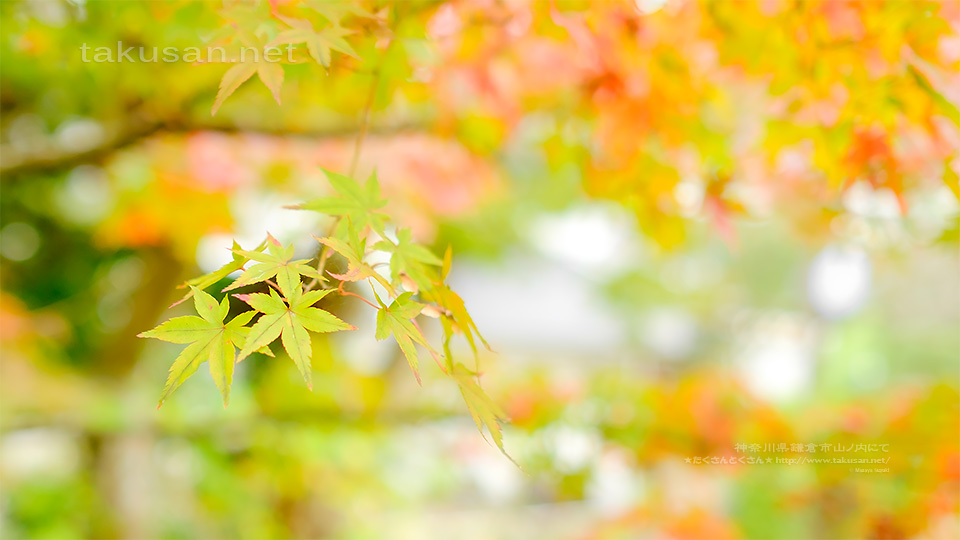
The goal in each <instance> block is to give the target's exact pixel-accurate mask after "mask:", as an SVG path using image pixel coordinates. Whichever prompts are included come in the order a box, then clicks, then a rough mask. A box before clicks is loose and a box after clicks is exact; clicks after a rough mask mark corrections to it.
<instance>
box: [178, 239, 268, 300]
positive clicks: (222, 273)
mask: <svg viewBox="0 0 960 540" xmlns="http://www.w3.org/2000/svg"><path fill="white" fill-rule="evenodd" d="M265 247H267V243H266V241H264V242H263V243H261V244H260V245H259V246H257V247H256V248H255V249H254V250H253V251H263V250H264V248H265ZM237 250H240V244H238V243H237V241H236V240H234V241H233V247H232V248H231V251H232V252H233V260H232V261H230V262H228V263H227V264H225V265H223V266H221V267H220V268H218V269H217V270H214V271H213V272H210V273H209V274H204V275H202V276H200V277H196V278H193V279H191V280H188V281H187V282H186V283H184V284H183V285H180V286H179V287H178V288H180V289H183V288H186V287H190V291H189V292H188V293H187V294H186V295H184V297H183V298H181V299H180V300H177V301H176V302H174V303H173V304H172V305H171V306H170V307H173V306H175V305H177V304H179V303H181V302H184V301H186V300H187V299H189V298H190V297H192V296H193V288H192V287H196V288H198V289H201V290H203V289H206V288H207V287H209V286H211V285H213V284H214V283H216V282H218V281H220V280H221V279H223V278H225V277H227V276H229V275H230V274H232V273H234V272H236V271H237V270H242V269H243V265H245V264H247V263H248V262H249V261H250V259H248V258H247V257H245V256H243V255H241V254H240V253H237Z"/></svg>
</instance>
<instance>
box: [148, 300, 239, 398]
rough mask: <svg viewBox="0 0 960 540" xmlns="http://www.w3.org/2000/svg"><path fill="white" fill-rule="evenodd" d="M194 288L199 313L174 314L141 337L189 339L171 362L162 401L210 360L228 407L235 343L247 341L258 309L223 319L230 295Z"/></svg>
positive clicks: (184, 341)
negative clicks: (219, 296) (217, 296)
mask: <svg viewBox="0 0 960 540" xmlns="http://www.w3.org/2000/svg"><path fill="white" fill-rule="evenodd" d="M191 290H192V292H193V302H194V307H195V308H196V310H197V313H198V314H199V315H200V316H199V317H197V316H194V315H188V316H185V317H174V318H172V319H170V320H169V321H166V322H163V323H161V324H160V325H158V326H157V327H156V328H154V329H152V330H148V331H146V332H142V333H140V334H138V337H143V338H154V339H159V340H162V341H168V342H170V343H189V345H188V346H187V348H185V349H184V350H183V351H182V352H181V353H180V355H179V356H177V358H176V360H174V361H173V365H172V366H170V374H169V375H168V376H167V384H166V385H165V386H164V388H163V394H162V395H161V396H160V405H163V402H164V401H165V400H166V399H167V398H168V397H169V396H170V394H172V393H173V391H174V390H176V389H177V388H178V387H179V386H180V385H181V384H183V382H184V381H185V380H187V379H188V378H189V377H190V376H191V375H193V374H194V373H195V372H196V371H197V368H198V367H199V366H200V364H202V363H203V362H204V361H209V362H210V375H212V376H213V381H214V382H215V383H216V384H217V388H219V389H220V393H221V394H223V405H224V407H226V406H227V403H229V401H230V384H231V382H232V380H233V365H234V363H235V358H236V351H235V350H234V347H240V346H241V345H242V344H243V343H244V342H245V340H246V330H247V329H246V328H244V325H245V324H247V323H248V322H250V319H252V318H253V316H254V315H255V313H254V312H253V311H247V312H244V313H241V314H240V315H237V316H236V317H234V318H233V319H231V320H230V322H227V323H224V322H223V320H224V318H225V317H226V316H227V313H228V312H229V311H230V302H229V300H228V299H227V297H224V298H223V300H221V301H220V302H219V303H218V302H217V301H216V299H214V298H213V297H212V296H210V295H209V294H207V293H205V292H204V291H202V290H200V289H198V288H196V287H193V286H191ZM158 406H159V405H158Z"/></svg>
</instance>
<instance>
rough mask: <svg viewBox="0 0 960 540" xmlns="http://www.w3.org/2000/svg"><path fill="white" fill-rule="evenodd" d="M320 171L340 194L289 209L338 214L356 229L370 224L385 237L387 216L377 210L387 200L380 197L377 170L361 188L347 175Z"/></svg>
mask: <svg viewBox="0 0 960 540" xmlns="http://www.w3.org/2000/svg"><path fill="white" fill-rule="evenodd" d="M323 172H324V173H325V174H326V175H327V180H329V182H330V185H332V186H333V189H335V190H336V191H337V193H339V196H329V197H321V198H319V199H314V200H312V201H308V202H305V203H303V204H300V205H296V206H293V207H291V208H297V209H300V210H313V211H314V212H320V213H322V214H328V215H331V216H341V217H343V218H346V219H348V220H349V221H350V223H352V224H353V226H355V227H356V228H357V229H359V230H363V229H364V228H366V226H367V225H369V226H370V228H372V229H373V230H374V231H376V233H377V234H379V235H380V236H384V232H383V225H384V222H385V221H386V219H387V216H386V215H385V214H383V213H381V212H378V211H377V210H379V209H381V208H383V207H384V206H386V204H387V201H386V199H381V198H380V183H379V182H377V173H376V172H374V173H373V174H371V175H370V178H368V179H367V184H366V186H364V187H360V184H358V183H357V182H356V181H355V180H353V179H352V178H350V177H347V176H343V175H342V174H337V173H335V172H331V171H328V170H326V169H324V170H323Z"/></svg>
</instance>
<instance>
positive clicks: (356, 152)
mask: <svg viewBox="0 0 960 540" xmlns="http://www.w3.org/2000/svg"><path fill="white" fill-rule="evenodd" d="M389 47H390V46H389V45H388V46H387V48H388V49H389ZM385 54H386V51H384V55H385ZM380 71H381V70H380V66H377V69H375V70H374V72H373V79H372V80H371V81H370V89H369V91H368V93H367V102H366V104H365V105H364V107H363V116H362V117H361V119H360V133H359V134H358V135H357V142H356V144H355V145H354V147H353V157H352V158H351V159H350V171H349V172H348V173H347V175H348V176H350V177H351V178H353V176H354V175H355V174H356V173H357V164H358V163H359V162H360V150H361V149H362V148H363V142H364V141H365V140H366V138H367V132H368V131H369V130H370V111H371V110H372V109H373V101H374V99H375V98H376V97H377V86H378V85H379V84H380ZM339 224H340V216H337V217H336V218H335V219H334V220H333V222H332V223H331V224H330V227H329V228H328V229H327V234H326V236H328V237H329V236H333V233H335V232H336V230H337V225H339ZM329 258H330V248H329V246H327V245H326V244H324V245H323V247H322V248H320V260H319V261H318V262H317V272H318V273H319V274H320V275H321V276H322V275H323V270H324V268H326V266H327V259H329ZM317 283H319V280H318V279H317V278H313V280H312V281H311V282H310V284H308V285H307V290H308V291H309V290H310V289H313V288H314V287H316V286H317ZM320 286H321V287H323V284H322V283H321V284H320Z"/></svg>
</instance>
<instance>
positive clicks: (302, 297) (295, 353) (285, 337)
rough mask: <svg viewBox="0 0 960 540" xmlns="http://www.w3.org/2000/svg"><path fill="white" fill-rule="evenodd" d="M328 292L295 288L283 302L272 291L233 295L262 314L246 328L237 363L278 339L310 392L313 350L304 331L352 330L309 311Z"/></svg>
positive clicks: (324, 314) (324, 313)
mask: <svg viewBox="0 0 960 540" xmlns="http://www.w3.org/2000/svg"><path fill="white" fill-rule="evenodd" d="M331 292H333V291H332V290H330V289H327V290H316V291H309V292H307V293H303V292H302V291H301V289H300V287H296V288H294V289H292V290H291V292H290V295H289V296H288V297H287V301H286V302H284V299H283V298H281V297H280V295H278V294H277V292H276V291H274V290H273V289H271V290H270V294H263V293H254V294H238V295H236V297H237V298H239V299H241V300H243V301H244V302H246V303H248V304H250V306H251V307H253V309H255V310H257V311H259V312H260V313H262V314H263V315H261V316H260V319H259V320H257V322H256V323H254V325H253V326H252V327H251V328H250V332H249V335H248V336H247V340H246V342H245V343H244V346H243V348H242V349H241V350H240V357H239V360H242V359H244V358H246V357H247V356H249V355H250V354H251V353H253V352H254V351H256V350H257V349H259V348H261V347H266V346H268V345H269V344H270V343H272V342H274V341H275V340H276V339H277V337H279V338H280V342H281V343H282V344H283V348H284V349H286V351H287V354H288V355H289V356H290V359H291V360H293V362H294V363H295V364H296V365H297V368H298V369H299V370H300V374H301V375H303V379H304V380H305V381H306V382H307V386H308V387H309V388H310V389H311V390H312V389H313V381H312V377H311V371H310V358H311V356H312V354H313V348H312V347H311V346H310V334H309V332H307V331H308V330H309V331H310V332H319V333H324V332H337V331H340V330H356V328H355V327H353V326H351V325H349V324H347V323H345V322H343V321H341V320H340V319H338V318H337V317H335V316H334V315H333V314H331V313H329V312H327V311H324V310H322V309H320V308H315V307H313V305H314V304H316V303H317V302H318V301H320V299H321V298H323V297H324V296H326V295H327V294H329V293H331ZM239 360H238V361H239Z"/></svg>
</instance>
